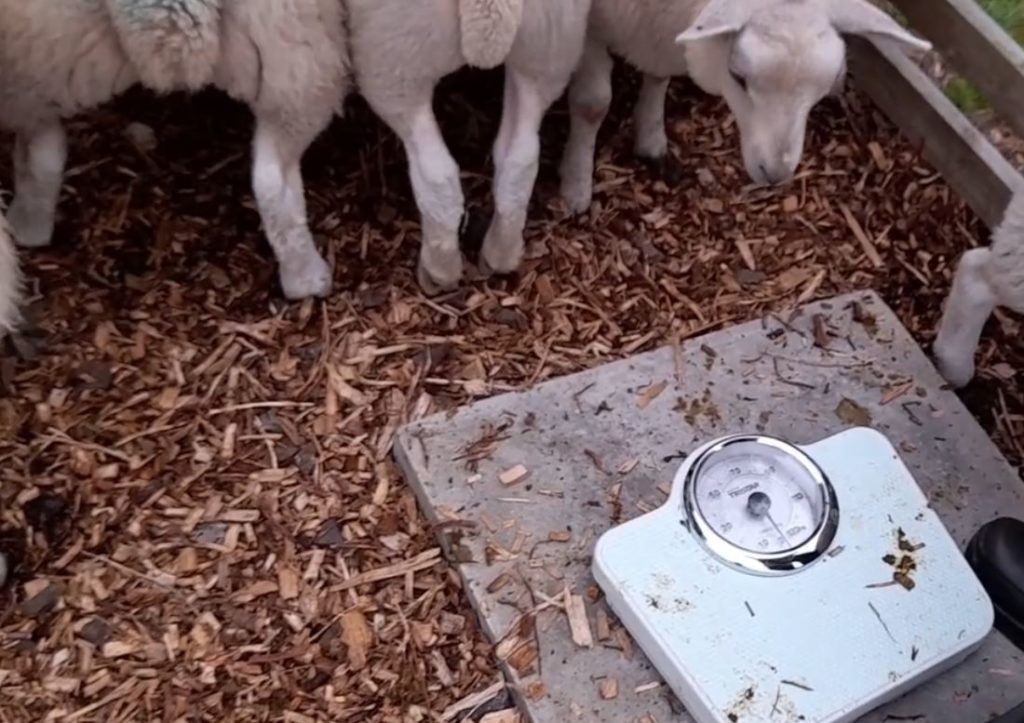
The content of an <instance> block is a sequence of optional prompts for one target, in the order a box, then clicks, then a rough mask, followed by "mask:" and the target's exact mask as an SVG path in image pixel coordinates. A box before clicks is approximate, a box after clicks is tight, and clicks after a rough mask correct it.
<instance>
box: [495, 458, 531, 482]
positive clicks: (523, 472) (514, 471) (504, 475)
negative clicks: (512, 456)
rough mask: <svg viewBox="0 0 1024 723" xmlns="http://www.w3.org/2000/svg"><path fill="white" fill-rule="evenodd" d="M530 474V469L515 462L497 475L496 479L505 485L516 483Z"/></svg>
mask: <svg viewBox="0 0 1024 723" xmlns="http://www.w3.org/2000/svg"><path fill="white" fill-rule="evenodd" d="M529 476H530V470H528V469H526V467H525V466H523V465H521V464H517V465H516V466H515V467H510V468H509V469H506V470H505V471H503V472H501V473H500V474H499V475H498V481H499V482H501V483H502V484H503V485H505V486H506V487H511V486H512V485H517V484H519V483H520V482H522V481H523V480H525V479H526V478H527V477H529Z"/></svg>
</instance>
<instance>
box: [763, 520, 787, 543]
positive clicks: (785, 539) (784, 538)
mask: <svg viewBox="0 0 1024 723" xmlns="http://www.w3.org/2000/svg"><path fill="white" fill-rule="evenodd" d="M764 515H765V517H767V518H768V521H769V522H771V523H772V527H774V528H775V531H776V532H778V533H779V537H781V538H782V540H783V542H785V543H786V544H787V545H788V544H789V538H788V537H786V535H785V533H784V532H783V531H782V530H781V529H780V528H779V526H778V525H777V524H775V520H774V519H773V518H772V513H771V512H765V513H764Z"/></svg>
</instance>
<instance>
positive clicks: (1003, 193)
mask: <svg viewBox="0 0 1024 723" xmlns="http://www.w3.org/2000/svg"><path fill="white" fill-rule="evenodd" d="M934 1H935V2H938V0H934ZM848 43H849V49H850V71H851V74H852V75H853V77H854V82H855V83H856V84H857V86H858V87H860V88H861V89H862V90H864V91H865V92H867V94H868V95H869V96H871V98H872V100H873V101H874V102H875V104H876V105H878V107H879V108H881V109H882V111H883V112H884V113H885V114H886V115H888V116H889V118H890V119H891V120H892V121H893V122H894V123H895V124H896V125H897V126H899V127H900V130H901V131H902V132H903V135H904V136H906V137H907V138H908V139H909V140H910V142H911V143H913V144H914V145H917V146H919V147H920V148H921V150H922V153H923V155H924V157H925V158H926V159H927V160H928V161H929V162H930V163H931V164H932V165H933V166H935V168H936V170H938V171H939V173H941V174H942V175H943V176H944V177H945V179H946V181H947V183H949V185H950V186H951V187H952V188H953V190H955V191H956V192H957V193H958V194H960V196H961V197H962V198H963V199H964V201H966V202H967V204H968V205H969V206H970V207H971V208H972V209H973V210H974V212H975V213H976V214H978V216H979V217H980V218H981V219H982V221H984V222H985V224H986V225H988V226H989V227H990V228H991V227H992V226H994V225H996V224H998V223H999V222H1000V221H1001V220H1002V217H1003V211H1004V210H1005V209H1006V205H1007V203H1009V200H1010V196H1011V195H1012V194H1013V192H1014V191H1015V190H1017V189H1024V178H1022V177H1021V175H1020V174H1019V173H1017V171H1016V170H1015V169H1014V168H1013V166H1011V165H1010V164H1009V163H1008V162H1007V160H1006V159H1005V158H1003V156H1002V154H1000V153H999V151H998V150H996V149H995V148H994V147H993V146H992V144H991V143H989V141H988V139H987V138H986V137H985V135H984V134H983V133H982V132H981V131H979V130H978V128H977V127H976V126H975V125H974V124H973V123H971V121H970V120H968V119H967V118H966V117H965V116H964V114H963V113H961V112H960V111H959V110H958V109H957V108H956V106H954V105H953V103H952V102H950V100H949V99H948V98H947V97H946V96H945V94H944V93H943V92H942V91H941V90H939V88H938V87H937V86H936V85H935V83H933V82H932V80H931V79H930V78H929V77H928V76H927V75H925V73H924V71H922V70H921V69H920V68H919V67H918V66H917V65H916V64H915V63H914V62H913V61H911V60H910V59H909V58H908V57H907V56H906V55H904V54H903V53H902V52H900V51H899V50H897V49H896V48H894V47H893V46H892V45H891V44H889V43H886V42H879V43H877V44H876V43H874V42H872V41H869V40H866V39H863V38H850V39H849V41H848Z"/></svg>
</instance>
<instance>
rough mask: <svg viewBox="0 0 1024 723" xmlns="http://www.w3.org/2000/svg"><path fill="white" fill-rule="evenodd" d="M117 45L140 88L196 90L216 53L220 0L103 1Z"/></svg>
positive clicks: (213, 63)
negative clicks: (135, 73) (115, 33)
mask: <svg viewBox="0 0 1024 723" xmlns="http://www.w3.org/2000/svg"><path fill="white" fill-rule="evenodd" d="M106 5H107V11H108V12H109V13H110V18H111V20H112V21H113V24H114V28H115V29H116V31H117V36H118V39H119V40H120V41H121V47H122V48H123V49H124V51H125V53H126V54H127V56H128V58H129V59H130V60H131V62H132V64H133V65H134V66H135V69H136V71H137V72H138V74H139V77H140V78H141V80H142V83H143V85H145V86H147V87H149V88H151V89H152V90H155V91H157V92H171V91H174V90H199V89H200V88H202V87H204V86H206V85H208V84H209V83H210V82H211V81H212V79H213V71H214V67H215V66H216V64H217V58H218V57H219V55H220V15H221V8H220V5H221V3H220V0H106Z"/></svg>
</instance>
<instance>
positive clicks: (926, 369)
mask: <svg viewBox="0 0 1024 723" xmlns="http://www.w3.org/2000/svg"><path fill="white" fill-rule="evenodd" d="M855 301H856V302H857V303H858V304H859V305H860V307H861V308H862V309H863V311H864V312H865V313H864V314H860V313H857V314H855V313H854V311H855V310H854V308H853V306H852V305H851V303H852V302H855ZM815 315H821V319H822V320H823V321H825V322H826V323H827V326H828V328H829V329H830V331H831V336H830V338H829V339H828V340H827V344H828V350H824V349H822V348H820V347H818V346H815V343H814V337H815V334H814V327H815V323H814V317H815ZM866 315H871V316H873V317H874V320H873V321H870V320H869V321H864V316H866ZM855 316H859V317H860V320H856V319H855V318H854V317H855ZM819 326H820V325H819ZM819 336H820V334H819ZM661 384H664V385H665V386H664V389H663V391H661V393H660V394H657V395H656V396H655V395H654V394H653V393H651V392H648V393H646V394H645V390H647V389H649V388H651V387H652V386H653V387H654V389H657V388H658V387H657V386H656V385H661ZM942 386H943V381H942V379H941V378H940V377H939V375H938V374H937V373H936V371H935V369H934V367H933V366H932V365H931V363H930V362H929V360H928V359H927V357H926V356H925V354H924V353H923V352H922V351H921V349H920V348H919V347H918V346H917V345H916V344H915V342H914V341H913V340H912V338H911V337H910V335H909V334H908V333H907V331H906V330H905V329H904V328H903V327H902V325H900V323H899V321H898V320H897V318H896V317H895V315H894V314H893V313H892V311H891V310H889V309H888V308H887V307H886V306H885V304H884V303H883V302H882V301H881V300H880V299H879V298H878V297H877V296H876V295H874V294H871V293H866V294H856V295H850V296H844V297H839V298H836V299H833V300H831V301H826V302H820V303H815V304H812V305H809V306H807V307H804V308H803V309H801V310H800V314H799V315H798V316H796V317H795V318H792V319H788V318H787V319H786V320H785V321H783V320H781V319H779V318H772V317H769V318H768V319H766V320H764V321H759V322H753V323H750V324H746V325H743V326H738V327H735V328H732V329H728V330H725V331H721V332H717V333H713V334H710V335H707V336H705V337H702V338H698V339H692V340H689V341H686V342H684V343H683V344H682V345H681V348H680V349H678V350H676V349H673V348H671V347H668V348H664V349H661V350H658V351H654V352H651V353H648V354H644V355H641V356H637V357H635V358H631V359H626V360H623V361H619V362H616V363H612V364H607V365H604V366H601V367H598V368H595V369H592V370H590V371H587V372H583V373H580V374H575V375H572V376H568V377H562V378H559V379H555V380H553V381H550V382H547V383H545V384H542V385H539V386H537V387H535V388H534V389H532V390H530V391H528V392H523V393H514V394H506V395H503V396H499V397H493V398H490V399H487V400H484V401H481V402H479V403H476V404H473V405H471V406H468V407H466V408H463V409H461V410H460V411H458V412H457V413H456V414H454V415H453V416H449V415H435V416H432V417H429V418H426V419H423V420H420V421H419V422H416V423H414V424H412V425H409V426H407V427H405V428H403V429H402V430H401V431H400V433H399V435H398V439H397V443H396V457H397V459H398V461H399V464H400V465H401V466H402V468H403V471H404V474H405V475H406V478H407V479H408V481H409V482H410V484H411V485H412V487H413V489H414V490H415V491H416V494H417V496H418V498H419V501H420V504H421V506H422V507H423V509H424V510H425V511H426V514H427V515H428V516H429V518H430V519H431V520H432V522H434V523H435V524H438V525H439V527H438V528H437V529H438V530H439V537H440V538H441V541H442V544H443V546H444V548H445V552H446V555H447V556H448V559H449V560H452V561H453V562H454V564H455V565H456V567H457V569H458V570H459V572H460V574H461V575H462V577H463V579H464V580H465V583H466V590H467V592H468V594H469V597H470V599H471V601H472V604H473V606H474V608H475V609H476V611H477V613H478V614H479V616H480V618H481V621H482V624H483V626H484V629H485V630H486V632H487V634H488V635H489V636H490V638H491V639H492V640H493V641H495V642H496V643H499V642H502V641H504V644H503V645H502V646H501V647H500V648H499V650H500V651H501V652H502V653H503V654H508V653H509V649H510V648H511V654H508V655H507V661H506V664H505V665H504V667H505V669H506V670H505V672H506V674H507V675H508V676H509V680H510V681H511V685H512V689H513V690H512V692H513V695H514V696H515V697H516V699H517V700H518V702H519V703H520V706H521V707H522V709H523V711H524V713H525V714H526V715H527V718H528V719H529V720H531V721H534V722H535V723H563V722H566V721H575V720H579V721H587V722H589V723H603V722H605V721H607V722H608V723H613V722H614V723H627V722H628V723H632V722H634V721H644V723H647V721H650V723H655V722H656V723H665V722H666V721H691V718H690V717H689V716H688V715H686V713H685V712H683V711H682V710H681V709H680V706H679V705H678V703H677V702H676V701H675V700H674V698H673V696H672V695H671V693H670V692H669V691H668V689H667V688H666V687H665V686H664V685H663V684H661V685H657V684H658V683H660V678H659V676H658V674H657V672H656V671H655V670H653V669H652V667H651V666H650V664H649V663H648V662H647V661H646V659H645V658H644V656H643V654H642V653H641V652H640V651H639V650H634V651H632V655H628V654H627V653H628V651H624V650H623V649H622V644H623V635H622V633H621V632H619V630H620V626H619V625H618V623H617V622H616V621H615V620H614V618H612V621H611V630H612V635H611V637H610V638H608V639H606V640H598V627H599V626H598V616H601V615H605V614H608V613H607V610H606V608H605V606H604V603H603V601H601V600H600V599H599V597H600V596H599V595H597V589H596V586H595V584H594V581H593V578H592V576H591V574H590V568H589V565H590V555H591V551H592V549H593V545H594V542H595V540H596V539H597V537H598V536H599V535H600V534H601V533H602V532H604V531H605V530H606V529H608V528H609V527H611V526H612V525H614V524H616V523H617V522H620V521H625V520H627V519H630V518H632V517H634V516H637V515H639V514H641V513H642V512H644V511H645V510H648V509H652V508H654V507H656V506H658V505H660V504H661V502H662V501H663V500H664V493H663V492H662V491H661V490H659V487H660V488H661V489H662V490H667V489H668V485H669V484H670V482H671V480H672V477H673V475H674V474H675V471H676V468H677V467H678V465H679V459H680V456H681V455H682V454H685V453H686V452H687V451H689V450H690V449H692V448H693V447H695V446H696V445H697V444H699V443H700V442H702V441H705V440H707V439H708V438H710V437H714V436H718V435H721V434H727V433H731V432H743V431H751V430H756V431H764V432H767V433H769V434H774V435H778V436H782V437H784V438H787V439H789V440H791V441H794V442H797V443H809V442H813V441H816V440H818V439H820V438H822V437H825V436H828V435H830V434H832V433H835V432H838V431H840V430H841V429H844V428H846V427H848V426H851V425H852V424H854V423H860V422H869V423H870V425H871V426H873V427H875V428H876V429H878V430H880V431H882V432H884V433H885V434H886V435H887V436H888V437H889V438H890V439H891V440H892V441H893V443H894V444H896V445H897V446H898V447H899V448H900V449H901V450H902V454H903V457H904V460H905V461H906V462H907V464H908V466H909V467H910V468H911V469H912V470H913V471H914V474H915V476H916V478H917V480H918V483H919V484H920V485H921V487H922V488H923V489H924V491H925V492H926V493H927V494H928V496H929V498H930V499H931V501H932V504H933V506H934V508H935V509H936V511H937V512H938V514H939V515H940V517H941V518H942V519H943V521H944V522H945V524H946V525H947V527H948V528H949V530H950V532H951V533H952V534H953V536H954V537H955V538H956V539H957V540H958V541H959V542H960V543H961V546H963V545H964V544H965V543H966V541H967V540H968V539H969V538H970V536H971V535H973V533H974V532H975V531H976V530H977V528H978V527H979V526H980V525H981V524H983V523H984V522H987V521H988V520H991V519H993V518H995V517H997V516H1001V515H1012V516H1017V517H1021V518H1024V497H1022V494H1021V492H1022V484H1021V482H1020V479H1019V477H1018V476H1017V474H1016V472H1015V470H1013V469H1012V468H1011V467H1010V466H1009V464H1008V463H1007V462H1006V460H1005V459H1004V458H1003V457H1002V456H1001V455H1000V453H999V452H998V450H997V449H996V447H995V446H994V445H993V443H992V442H991V440H990V439H989V437H988V436H987V435H986V433H985V432H984V430H983V429H982V428H981V427H980V426H979V425H978V424H977V422H976V421H975V420H974V419H973V418H972V417H971V415H970V413H969V412H968V411H967V410H966V409H965V408H964V407H963V405H962V404H961V403H960V401H959V400H958V399H957V397H956V396H955V395H954V394H953V393H952V392H950V391H946V390H943V389H942V388H941V387H942ZM901 389H905V393H903V394H902V395H900V396H898V397H895V398H893V397H894V395H895V394H896V393H897V392H898V390H901ZM844 398H845V399H847V400H851V401H852V402H854V403H855V404H856V405H857V406H858V407H859V408H860V409H862V410H864V411H866V413H867V414H868V415H869V416H870V420H868V419H861V418H858V416H859V415H861V414H863V412H862V411H858V409H857V407H854V406H852V405H850V404H849V403H848V402H846V403H844V402H843V400H844ZM645 400H647V401H648V402H649V403H647V404H646V406H645V405H644V404H643V402H644V401H645ZM841 405H842V406H841ZM499 429H500V430H501V431H500V432H498V434H497V436H498V438H499V439H498V440H497V441H495V442H494V443H493V444H491V445H487V444H485V443H484V441H482V440H486V439H487V438H488V437H492V436H494V434H493V433H492V432H493V430H499ZM482 450H486V451H487V452H489V454H487V456H486V457H485V458H483V459H481V460H479V462H478V463H477V464H476V469H475V471H474V469H473V468H472V465H471V464H470V463H469V461H468V460H466V459H465V458H464V456H465V454H466V453H467V451H468V452H473V451H476V452H477V453H481V451H482ZM518 464H522V465H525V466H526V467H527V468H528V469H529V472H530V474H529V477H528V478H527V479H525V480H524V481H522V482H520V483H518V484H515V485H511V486H507V487H506V486H504V485H503V484H502V483H501V482H500V481H499V474H500V473H501V472H503V471H505V470H507V469H509V468H511V467H514V466H515V465H518ZM878 504H880V505H884V504H885V500H879V501H878ZM551 533H556V534H555V535H554V539H555V540H564V539H565V538H566V537H568V541H551ZM559 533H561V534H559ZM652 553H653V554H657V551H652ZM503 576H504V577H503ZM502 583H504V584H502ZM566 586H567V587H568V588H569V589H570V590H571V591H573V592H574V593H575V594H577V595H582V596H583V598H584V600H585V605H586V610H587V614H588V617H589V621H590V627H591V630H592V631H593V633H594V645H593V647H591V648H583V647H579V646H578V645H576V644H575V643H574V642H573V640H572V638H571V635H570V628H569V625H568V621H567V619H566V616H565V614H564V613H563V612H562V611H561V610H559V609H558V608H557V607H548V608H546V609H543V610H541V611H540V612H537V613H536V614H534V615H527V616H526V619H527V621H528V622H527V623H526V624H523V623H519V622H517V621H518V620H521V619H522V618H523V613H529V612H530V611H531V610H536V609H537V608H538V607H543V605H544V604H545V596H548V597H549V598H551V597H554V596H557V595H559V593H561V592H562V591H563V590H564V589H565V588H566ZM489 589H490V591H489ZM531 622H532V623H533V624H532V625H531V624H530V623H531ZM517 641H525V642H522V643H521V644H519V645H518V646H517V645H516V643H517ZM538 643H539V651H538V661H537V664H535V665H533V666H532V667H533V670H529V669H528V668H529V667H530V666H529V662H530V658H531V654H530V647H531V646H533V645H536V644H538ZM625 644H626V647H627V648H628V647H629V641H628V639H627V640H626V641H625ZM517 647H518V649H516V648H517ZM837 654H842V652H841V651H837ZM524 663H525V665H524ZM517 665H518V666H519V668H520V670H517V668H516V666H517ZM524 668H526V669H525V670H522V669H524ZM520 672H522V673H523V674H522V675H520ZM607 678H614V679H615V680H616V682H617V683H618V695H617V697H614V698H612V699H603V698H602V697H601V695H600V693H599V691H600V689H601V685H602V681H604V680H605V679H607ZM538 681H539V682H538ZM605 685H606V686H609V685H610V684H608V683H606V684H605ZM638 689H639V692H637V691H638ZM605 692H606V693H608V692H609V691H608V690H607V687H606V691H605ZM1022 700H1024V656H1022V654H1021V653H1020V652H1019V651H1018V650H1017V649H1016V648H1015V647H1013V646H1012V645H1011V644H1010V643H1009V642H1008V641H1007V640H1006V639H1005V638H1003V637H1002V636H1001V635H1000V634H999V633H997V632H993V633H992V634H990V636H989V637H988V639H987V640H986V642H985V644H984V645H983V647H982V649H981V650H980V651H979V652H978V653H976V654H974V655H973V656H972V657H971V658H969V659H968V661H967V662H965V663H964V664H962V665H961V666H959V667H958V668H956V669H954V670H952V671H950V672H949V673H947V674H944V675H942V676H941V677H939V678H936V679H934V680H932V681H930V682H929V683H926V684H924V685H923V686H922V687H920V688H918V689H916V690H915V691H913V692H912V693H910V694H909V695H907V696H905V697H904V698H903V699H901V700H898V701H895V702H893V703H891V704H889V705H887V706H885V707H883V708H881V709H879V710H877V711H875V712H873V713H872V714H870V715H868V716H867V717H865V718H863V719H862V720H863V721H865V722H866V723H882V721H893V720H912V721H917V722H918V723H946V722H948V723H975V722H978V723H980V722H981V721H987V720H989V719H990V718H991V717H992V716H994V715H995V714H998V713H1001V712H1004V711H1006V710H1008V709H1009V708H1011V707H1013V706H1014V705H1016V704H1017V703H1019V702H1020V701H1022ZM645 716H650V717H649V718H646V717H645Z"/></svg>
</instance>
